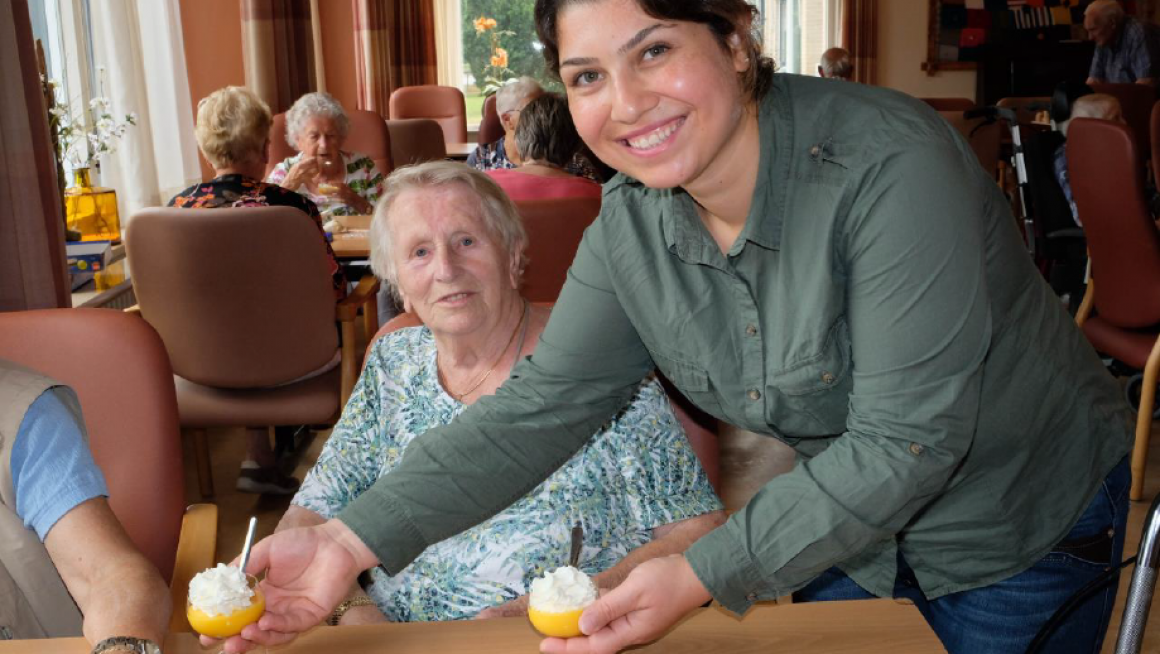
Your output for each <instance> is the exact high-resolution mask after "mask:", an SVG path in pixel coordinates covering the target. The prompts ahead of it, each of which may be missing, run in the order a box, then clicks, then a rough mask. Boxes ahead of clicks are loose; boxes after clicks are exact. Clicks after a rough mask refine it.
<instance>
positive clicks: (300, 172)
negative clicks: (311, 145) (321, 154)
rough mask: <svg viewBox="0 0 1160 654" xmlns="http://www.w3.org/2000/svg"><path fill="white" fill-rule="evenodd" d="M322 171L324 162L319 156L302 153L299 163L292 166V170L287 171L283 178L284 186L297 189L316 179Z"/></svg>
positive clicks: (292, 189)
mask: <svg viewBox="0 0 1160 654" xmlns="http://www.w3.org/2000/svg"><path fill="white" fill-rule="evenodd" d="M320 172H322V162H321V161H319V160H318V158H317V157H308V156H306V155H302V158H301V159H299V160H298V163H296V164H294V165H293V166H291V167H290V171H289V172H288V173H286V178H285V179H283V180H282V188H285V189H290V190H291V191H294V190H297V189H298V188H300V187H302V186H305V185H306V184H307V183H308V182H312V181H314V178H315V177H318V173H320Z"/></svg>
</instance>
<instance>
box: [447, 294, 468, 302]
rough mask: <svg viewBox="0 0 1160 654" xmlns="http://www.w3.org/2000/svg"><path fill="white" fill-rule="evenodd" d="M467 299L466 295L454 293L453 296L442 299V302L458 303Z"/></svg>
mask: <svg viewBox="0 0 1160 654" xmlns="http://www.w3.org/2000/svg"><path fill="white" fill-rule="evenodd" d="M466 297H467V293H456V294H455V295H448V296H447V297H445V298H443V301H444V302H458V301H460V300H462V299H464V298H466Z"/></svg>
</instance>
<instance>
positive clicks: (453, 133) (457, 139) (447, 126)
mask: <svg viewBox="0 0 1160 654" xmlns="http://www.w3.org/2000/svg"><path fill="white" fill-rule="evenodd" d="M390 112H391V116H390V117H391V120H400V119H403V118H430V119H431V120H434V121H435V122H437V123H439V127H441V128H442V129H443V140H444V142H446V143H466V142H467V102H466V100H464V98H463V92H462V91H460V90H459V89H457V88H455V87H453V86H435V85H433V84H424V85H422V86H403V87H400V88H397V89H395V91H394V92H393V93H391V99H390Z"/></svg>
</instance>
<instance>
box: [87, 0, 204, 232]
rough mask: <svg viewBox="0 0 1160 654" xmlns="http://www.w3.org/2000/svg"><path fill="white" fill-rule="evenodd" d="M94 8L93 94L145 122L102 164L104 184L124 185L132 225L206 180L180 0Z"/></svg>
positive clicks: (109, 0) (95, 2)
mask: <svg viewBox="0 0 1160 654" xmlns="http://www.w3.org/2000/svg"><path fill="white" fill-rule="evenodd" d="M91 8H92V11H91V12H90V14H89V15H90V18H91V21H92V39H93V61H94V63H95V64H96V66H97V70H98V73H97V80H98V86H97V88H96V89H94V90H93V93H94V95H95V94H99V93H102V92H103V93H104V94H105V95H106V96H107V97H108V98H109V100H110V101H111V102H112V107H113V111H114V113H126V112H129V111H133V112H136V114H137V121H138V122H137V126H136V127H134V128H130V129H129V130H128V131H127V132H126V134H125V137H124V138H122V139H121V142H120V144H119V145H118V148H117V151H116V152H115V153H114V154H113V155H112V156H108V157H105V158H104V159H103V160H102V162H101V183H102V184H103V185H105V186H109V187H112V188H114V189H116V190H117V200H118V204H119V205H120V206H119V208H120V211H121V220H122V223H123V224H124V223H126V222H127V220H128V218H129V216H130V215H131V214H132V213H133V212H135V211H137V210H138V209H141V208H144V207H155V206H158V205H163V204H165V203H166V202H168V201H169V198H171V197H172V196H173V195H174V194H176V193H177V192H178V191H180V190H182V189H184V188H185V187H187V186H189V185H191V184H195V183H197V182H199V181H200V180H201V168H200V167H199V165H198V160H197V142H196V140H195V139H194V135H193V112H192V110H191V107H192V106H193V102H192V100H191V99H190V94H189V77H188V74H187V72H186V66H185V49H184V47H183V44H182V38H181V12H180V8H179V6H178V0H149V2H135V1H134V0H91ZM102 84H103V87H104V89H103V91H102V90H100V86H101V85H102Z"/></svg>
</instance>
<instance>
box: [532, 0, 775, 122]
mask: <svg viewBox="0 0 1160 654" xmlns="http://www.w3.org/2000/svg"><path fill="white" fill-rule="evenodd" d="M593 1H595V0H536V9H535V20H536V34H538V35H539V37H540V43H542V44H543V46H544V60H545V62H546V64H547V67H548V71H549V72H550V73H551V74H552V75H554V76H555V77H556V78H557V79H558V78H559V77H560V41H559V38H558V35H557V34H556V19H557V17H558V16H559V15H560V11H561V10H563V9H564V8H565V7H567V6H569V5H573V4H579V3H582V2H593ZM635 2H636V4H637V6H639V7H640V8H641V11H643V12H644V13H646V14H648V15H649V16H652V17H654V18H661V19H665V20H677V21H684V22H688V23H700V24H702V25H706V26H708V27H709V29H710V30H711V31H712V32H713V36H715V37H716V38H717V43H718V44H720V46H721V48H722V49H723V50H725V52H726V53H728V52H731V50H730V48H729V41H728V39H729V37H730V36H731V35H733V34H736V35H738V36H739V37H740V38H742V39H743V40H744V46H745V48H746V50H747V51H748V52H749V68H748V69H746V70H745V72H744V73H741V74H740V77H741V86H742V88H743V89H744V90H745V91H746V92H747V93H748V94H749V96H750V97H751V98H752V99H754V100H760V99H761V98H762V97H764V96H765V93H766V92H767V91H768V90H769V87H770V84H771V83H772V81H773V79H772V73H773V71H774V70H775V68H776V66H775V65H774V63H773V60H772V59H770V58H769V57H766V56H764V55H763V54H762V53H761V31H760V29H759V25H760V24H761V20H760V15H759V13H758V11H757V8H756V7H754V6H753V5H751V4H749V3H748V2H746V0H635Z"/></svg>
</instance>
